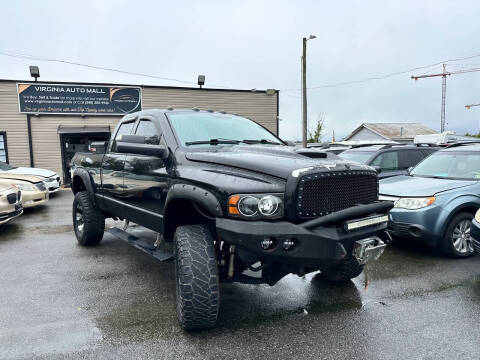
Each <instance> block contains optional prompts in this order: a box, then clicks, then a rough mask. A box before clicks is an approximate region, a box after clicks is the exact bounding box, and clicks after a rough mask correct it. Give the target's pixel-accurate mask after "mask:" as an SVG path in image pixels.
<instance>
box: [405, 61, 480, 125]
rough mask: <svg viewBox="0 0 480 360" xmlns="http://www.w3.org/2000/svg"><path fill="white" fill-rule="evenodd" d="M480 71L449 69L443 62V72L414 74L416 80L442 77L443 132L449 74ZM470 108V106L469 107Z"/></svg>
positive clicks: (441, 123) (413, 77)
mask: <svg viewBox="0 0 480 360" xmlns="http://www.w3.org/2000/svg"><path fill="white" fill-rule="evenodd" d="M477 71H480V68H473V69H464V70H458V71H447V65H446V64H443V72H442V73H441V74H425V75H418V76H415V75H412V76H411V78H412V79H413V80H415V81H417V80H418V79H424V78H430V77H438V76H441V77H442V110H441V112H440V132H441V133H443V132H444V131H445V98H446V95H447V76H450V75H456V74H465V73H470V72H477ZM467 109H469V108H467Z"/></svg>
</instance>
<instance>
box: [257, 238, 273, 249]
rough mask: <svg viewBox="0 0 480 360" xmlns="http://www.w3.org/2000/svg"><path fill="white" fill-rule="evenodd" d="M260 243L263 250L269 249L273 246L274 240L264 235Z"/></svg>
mask: <svg viewBox="0 0 480 360" xmlns="http://www.w3.org/2000/svg"><path fill="white" fill-rule="evenodd" d="M260 244H261V245H262V249H263V250H270V249H272V248H273V247H274V246H275V240H274V239H273V238H270V237H266V238H264V239H263V240H262V242H261V243H260Z"/></svg>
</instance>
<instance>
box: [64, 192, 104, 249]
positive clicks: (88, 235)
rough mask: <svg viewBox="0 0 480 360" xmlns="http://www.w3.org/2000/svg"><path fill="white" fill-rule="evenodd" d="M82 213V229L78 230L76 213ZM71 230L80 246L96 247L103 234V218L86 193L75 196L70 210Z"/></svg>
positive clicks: (78, 221)
mask: <svg viewBox="0 0 480 360" xmlns="http://www.w3.org/2000/svg"><path fill="white" fill-rule="evenodd" d="M79 210H81V212H82V221H83V228H82V229H80V226H79V223H80V220H79V219H78V218H77V214H78V211H79ZM72 218H73V229H74V231H75V235H76V237H77V240H78V243H79V244H80V245H82V246H91V245H97V244H98V243H100V241H102V238H103V233H104V232H105V216H104V215H103V213H102V211H100V210H99V209H98V208H97V207H95V206H94V204H93V203H92V201H91V200H90V197H89V196H88V193H87V192H85V191H80V192H78V193H77V194H76V195H75V198H74V200H73V208H72Z"/></svg>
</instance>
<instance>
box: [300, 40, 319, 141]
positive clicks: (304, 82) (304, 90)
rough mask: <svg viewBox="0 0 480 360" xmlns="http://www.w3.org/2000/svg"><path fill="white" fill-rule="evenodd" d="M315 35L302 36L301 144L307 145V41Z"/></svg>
mask: <svg viewBox="0 0 480 360" xmlns="http://www.w3.org/2000/svg"><path fill="white" fill-rule="evenodd" d="M315 38H316V36H315V35H310V36H309V37H308V38H306V37H304V38H303V41H302V45H303V50H302V115H303V127H302V144H303V147H307V126H308V124H307V41H308V40H311V39H315Z"/></svg>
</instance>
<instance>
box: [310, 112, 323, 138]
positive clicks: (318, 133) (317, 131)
mask: <svg viewBox="0 0 480 360" xmlns="http://www.w3.org/2000/svg"><path fill="white" fill-rule="evenodd" d="M324 130H325V114H324V113H323V112H321V113H320V114H318V117H317V122H316V124H315V128H314V130H313V132H311V131H310V130H308V140H307V143H319V142H321V141H322V132H323V131H324Z"/></svg>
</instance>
